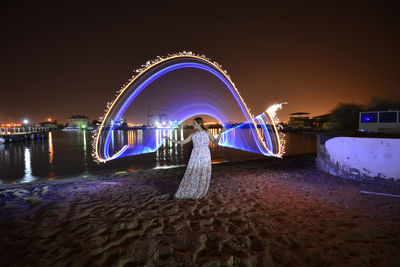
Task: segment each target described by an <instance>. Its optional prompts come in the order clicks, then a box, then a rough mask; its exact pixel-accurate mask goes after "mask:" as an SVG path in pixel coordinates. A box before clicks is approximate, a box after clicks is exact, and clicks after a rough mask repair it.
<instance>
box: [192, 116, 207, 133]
mask: <svg viewBox="0 0 400 267" xmlns="http://www.w3.org/2000/svg"><path fill="white" fill-rule="evenodd" d="M193 120H194V121H196V122H197V123H198V124H200V127H201V128H202V129H203V130H207V127H206V126H205V125H204V121H203V118H201V117H197V118H194V119H193Z"/></svg>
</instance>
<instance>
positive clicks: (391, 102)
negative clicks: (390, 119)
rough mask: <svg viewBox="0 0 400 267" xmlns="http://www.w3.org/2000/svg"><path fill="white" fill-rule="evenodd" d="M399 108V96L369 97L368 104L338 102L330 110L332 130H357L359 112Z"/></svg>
mask: <svg viewBox="0 0 400 267" xmlns="http://www.w3.org/2000/svg"><path fill="white" fill-rule="evenodd" d="M385 110H400V98H399V97H390V98H381V97H377V96H373V97H371V99H370V100H369V102H368V104H366V105H359V104H355V103H339V104H338V105H337V106H336V107H335V108H334V109H333V110H332V111H331V114H332V119H331V123H332V130H357V129H358V123H359V117H360V112H362V111H385Z"/></svg>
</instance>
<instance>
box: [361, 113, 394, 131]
mask: <svg viewBox="0 0 400 267" xmlns="http://www.w3.org/2000/svg"><path fill="white" fill-rule="evenodd" d="M358 129H359V131H371V132H400V112H399V111H397V110H392V111H368V112H360V121H359V125H358Z"/></svg>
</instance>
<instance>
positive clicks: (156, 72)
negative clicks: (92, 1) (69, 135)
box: [93, 52, 283, 162]
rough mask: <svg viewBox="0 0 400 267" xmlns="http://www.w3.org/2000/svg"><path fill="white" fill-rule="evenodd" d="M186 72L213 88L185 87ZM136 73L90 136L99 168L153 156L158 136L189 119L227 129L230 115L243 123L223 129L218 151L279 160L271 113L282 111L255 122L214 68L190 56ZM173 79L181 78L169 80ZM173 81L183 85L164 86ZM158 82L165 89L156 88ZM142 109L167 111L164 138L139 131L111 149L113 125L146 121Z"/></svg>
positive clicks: (153, 64) (171, 57) (160, 61)
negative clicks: (133, 119)
mask: <svg viewBox="0 0 400 267" xmlns="http://www.w3.org/2000/svg"><path fill="white" fill-rule="evenodd" d="M187 70H191V71H192V72H193V71H195V72H196V71H197V72H201V73H203V74H201V75H208V76H207V77H208V78H207V79H213V81H212V84H209V85H207V84H204V83H201V82H199V80H191V79H188V80H187V83H186V84H183V83H184V80H185V77H189V74H188V73H187V72H185V71H187ZM136 72H137V73H138V74H137V75H136V76H132V78H131V79H129V82H128V83H127V84H124V85H123V86H122V88H121V90H119V91H118V92H117V95H116V97H115V99H114V100H113V101H112V102H110V103H108V105H107V109H106V110H105V115H104V117H102V118H100V120H101V125H100V127H99V129H98V130H97V131H95V132H94V136H93V137H94V138H93V157H94V158H95V160H96V161H97V162H106V161H109V160H113V159H116V158H119V157H126V156H133V155H139V154H143V153H151V152H154V151H156V150H157V149H158V148H159V147H160V146H161V145H162V142H163V140H162V135H165V134H167V135H169V134H170V133H171V131H173V129H174V128H175V127H177V126H178V125H180V124H181V123H182V122H183V121H185V120H187V119H189V118H191V117H194V116H201V115H206V116H210V117H213V118H215V119H216V120H217V121H219V123H221V124H222V125H227V124H228V123H229V122H231V121H232V120H233V114H238V113H240V114H241V115H240V116H241V118H242V120H241V121H242V122H243V123H241V124H239V125H235V126H234V127H232V128H229V129H226V131H225V132H224V133H223V136H222V138H221V141H220V145H222V146H226V147H231V148H236V149H241V150H245V151H250V152H255V153H260V154H263V155H265V156H277V157H280V156H281V155H282V153H283V150H282V142H281V141H280V138H279V134H278V132H277V129H276V127H275V121H274V119H276V116H275V112H276V110H277V109H278V108H280V107H281V106H279V105H278V106H276V105H275V106H273V108H270V109H269V110H266V111H265V112H263V113H261V114H259V115H257V116H253V115H252V114H251V113H250V110H249V108H248V107H247V106H246V103H245V102H244V100H243V98H242V97H241V96H240V93H239V91H238V89H237V88H236V87H235V84H234V83H233V82H232V80H231V79H230V77H229V75H228V74H227V72H226V71H224V70H223V69H222V68H221V66H220V65H219V64H218V63H216V62H212V61H211V60H210V59H208V58H206V57H205V56H198V55H195V54H193V53H192V52H182V53H178V54H174V55H168V56H167V57H165V58H162V57H158V58H157V59H156V60H154V61H148V62H147V63H146V65H143V66H142V68H140V69H138V70H136ZM171 75H180V76H179V77H178V79H176V77H175V79H172V78H171V79H170V77H171ZM171 80H175V81H179V82H181V83H180V84H178V83H175V84H170V83H168V82H170V81H171ZM203 80H204V79H203ZM161 81H164V84H162V85H160V83H161ZM157 83H159V84H157ZM157 86H158V87H157ZM146 103H147V104H148V105H153V107H156V108H157V109H158V110H161V111H163V112H164V111H165V110H168V124H165V123H164V124H163V127H165V129H163V132H160V130H158V129H147V130H143V131H140V132H138V136H137V137H135V138H131V139H132V140H133V141H132V140H131V141H130V142H126V143H125V144H123V145H122V146H121V147H115V145H114V138H115V134H116V133H115V132H117V131H116V126H115V123H114V122H115V121H118V120H119V119H120V118H121V117H122V116H124V117H129V115H132V114H133V115H135V114H139V115H138V116H142V117H144V116H145V115H144V113H141V110H143V109H144V108H145V106H146V105H145V104H146ZM135 108H136V109H135ZM129 109H134V111H131V110H129ZM236 116H237V115H236Z"/></svg>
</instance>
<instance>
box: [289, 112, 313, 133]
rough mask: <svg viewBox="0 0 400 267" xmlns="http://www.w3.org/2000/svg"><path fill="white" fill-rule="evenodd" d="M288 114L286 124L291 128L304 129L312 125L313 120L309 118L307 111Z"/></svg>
mask: <svg viewBox="0 0 400 267" xmlns="http://www.w3.org/2000/svg"><path fill="white" fill-rule="evenodd" d="M289 115H290V117H289V123H288V125H289V127H290V128H292V129H305V128H311V127H312V126H313V120H311V119H310V117H309V115H310V113H308V112H296V113H290V114H289Z"/></svg>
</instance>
